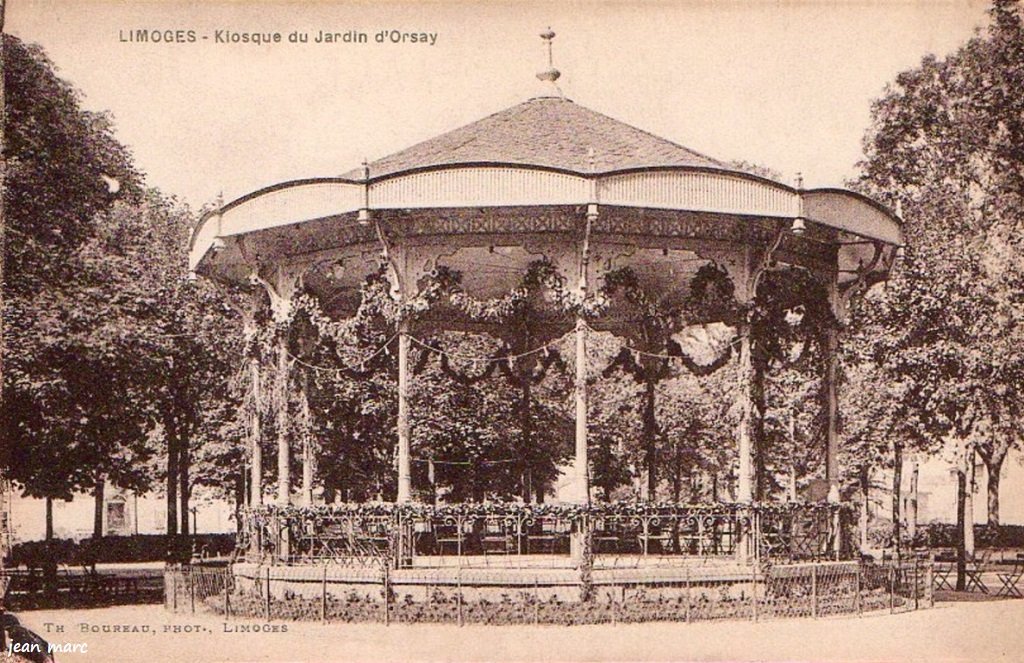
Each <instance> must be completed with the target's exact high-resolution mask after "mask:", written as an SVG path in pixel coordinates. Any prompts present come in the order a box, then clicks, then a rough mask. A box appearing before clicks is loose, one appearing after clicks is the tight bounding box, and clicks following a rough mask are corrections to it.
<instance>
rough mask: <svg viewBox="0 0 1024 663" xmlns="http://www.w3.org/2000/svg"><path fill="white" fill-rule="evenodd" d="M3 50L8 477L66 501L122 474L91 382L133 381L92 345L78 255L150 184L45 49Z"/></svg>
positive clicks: (19, 46)
mask: <svg viewBox="0 0 1024 663" xmlns="http://www.w3.org/2000/svg"><path fill="white" fill-rule="evenodd" d="M3 47H4V54H3V56H4V71H3V75H4V90H5V95H6V99H5V102H6V103H5V132H4V143H3V150H4V162H5V166H6V171H5V188H4V192H3V193H4V201H3V204H4V210H5V218H4V220H5V224H6V228H5V230H6V232H5V236H4V246H3V251H4V272H3V289H4V300H3V319H4V322H5V324H4V328H3V334H4V337H3V345H4V353H5V357H6V359H7V361H6V362H5V370H4V373H3V380H4V383H3V389H4V398H3V427H4V432H5V439H6V440H7V441H8V444H5V445H4V448H3V453H2V455H0V467H4V468H6V470H7V471H8V472H9V476H11V477H12V478H13V479H14V480H16V481H17V482H18V483H19V484H20V485H21V486H22V487H23V488H24V490H25V491H26V492H27V493H28V494H29V495H34V496H38V497H44V498H47V499H53V498H60V499H68V498H69V497H70V495H71V493H72V492H73V491H76V490H87V489H89V488H92V487H94V486H95V485H96V481H97V475H98V473H97V472H95V471H87V468H90V467H92V468H95V467H102V466H103V465H104V464H106V465H108V466H109V467H108V469H109V470H110V471H112V472H115V473H116V472H119V471H120V469H119V468H124V467H125V465H124V464H123V463H122V462H121V461H122V457H120V456H118V455H117V454H110V453H109V451H110V441H111V436H112V435H114V434H115V433H116V432H117V430H118V423H119V422H120V421H121V420H120V418H119V413H118V412H117V408H116V407H110V406H111V405H113V404H114V403H115V402H116V401H109V402H104V401H100V400H98V399H94V398H92V396H93V393H94V391H93V390H92V387H94V385H92V384H91V383H90V381H91V380H94V381H97V382H102V384H101V385H100V388H103V387H104V386H110V387H112V388H115V387H116V386H118V385H123V384H124V382H123V377H124V376H123V374H121V373H120V372H119V371H118V370H117V369H115V368H111V367H109V366H108V365H107V363H106V362H105V361H103V358H102V357H101V356H100V355H99V354H97V353H95V352H91V349H90V348H89V346H88V344H87V343H86V335H85V334H83V329H84V328H85V327H86V326H87V311H86V310H85V309H84V308H83V307H82V306H81V302H80V301H79V299H78V294H79V293H80V292H81V291H82V289H83V288H85V287H88V285H90V284H86V283H85V282H84V280H83V276H82V274H81V267H82V263H81V260H80V256H79V251H80V250H81V249H82V247H83V246H84V245H85V244H86V243H87V242H89V241H90V239H91V238H92V237H93V236H94V234H95V231H96V218H97V216H98V215H99V214H101V213H102V212H104V211H105V210H107V209H109V208H110V207H111V206H112V205H113V204H114V203H115V201H116V200H118V199H126V200H127V199H131V198H132V197H133V196H136V195H137V194H138V191H139V184H140V179H141V178H140V177H139V175H138V173H137V172H136V171H135V170H134V167H133V166H132V163H131V158H130V156H129V155H128V153H127V151H126V150H125V148H124V147H123V146H121V145H120V144H119V143H118V142H117V141H116V140H115V139H114V137H113V132H112V126H111V122H110V119H109V118H108V117H107V116H105V115H102V114H96V113H89V112H86V111H83V110H82V109H81V107H80V101H79V94H78V93H77V91H75V90H74V89H73V88H72V87H71V86H70V85H69V84H68V83H66V82H65V81H63V80H61V79H60V78H58V77H57V76H56V74H55V72H54V67H53V65H52V63H51V62H50V61H49V60H48V59H47V57H46V55H45V53H44V52H43V51H42V49H40V48H39V47H38V46H31V45H26V44H24V43H22V42H21V41H20V40H18V39H17V38H15V37H12V36H9V35H4V42H3ZM115 183H116V185H115ZM91 285H95V284H91ZM103 473H104V472H100V473H99V474H103ZM48 512H49V510H48ZM48 525H50V524H49V523H48ZM51 530H52V525H50V526H48V531H51Z"/></svg>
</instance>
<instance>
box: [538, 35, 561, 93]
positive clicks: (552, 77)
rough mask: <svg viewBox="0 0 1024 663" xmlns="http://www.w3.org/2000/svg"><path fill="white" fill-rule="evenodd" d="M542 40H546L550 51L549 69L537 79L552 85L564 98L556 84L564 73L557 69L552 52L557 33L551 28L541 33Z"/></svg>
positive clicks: (540, 73) (545, 43)
mask: <svg viewBox="0 0 1024 663" xmlns="http://www.w3.org/2000/svg"><path fill="white" fill-rule="evenodd" d="M540 38H541V39H543V40H544V45H545V46H547V50H548V68H547V69H545V70H544V71H542V72H539V73H538V74H537V78H539V79H540V80H542V81H544V82H545V83H551V85H553V86H554V88H555V90H557V91H558V96H562V91H561V90H560V89H559V88H558V85H557V84H556V83H555V81H557V80H558V79H559V78H560V77H561V76H562V72H560V71H558V70H557V69H555V63H554V56H553V55H552V51H551V42H552V40H554V38H555V32H554V30H552V29H551V28H550V27H549V28H548V29H547V30H545V31H544V32H542V33H540Z"/></svg>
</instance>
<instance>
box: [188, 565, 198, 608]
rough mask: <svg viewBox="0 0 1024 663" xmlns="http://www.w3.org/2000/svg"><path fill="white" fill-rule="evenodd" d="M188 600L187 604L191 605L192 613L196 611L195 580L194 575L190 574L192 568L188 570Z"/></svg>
mask: <svg viewBox="0 0 1024 663" xmlns="http://www.w3.org/2000/svg"><path fill="white" fill-rule="evenodd" d="M188 598H189V603H191V604H192V612H193V613H195V611H196V578H195V574H193V573H192V567H189V569H188Z"/></svg>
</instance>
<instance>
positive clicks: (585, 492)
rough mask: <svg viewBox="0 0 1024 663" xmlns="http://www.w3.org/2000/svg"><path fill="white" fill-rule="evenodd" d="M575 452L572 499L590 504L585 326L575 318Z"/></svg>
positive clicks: (583, 322) (579, 318)
mask: <svg viewBox="0 0 1024 663" xmlns="http://www.w3.org/2000/svg"><path fill="white" fill-rule="evenodd" d="M575 387H576V388H575V391H576V450H575V452H576V453H575V458H574V460H573V475H574V476H573V484H574V485H573V493H574V495H573V498H574V500H575V501H577V502H579V503H581V504H589V503H590V464H589V461H588V457H587V324H586V322H585V321H584V320H583V318H582V317H577V318H576V385H575Z"/></svg>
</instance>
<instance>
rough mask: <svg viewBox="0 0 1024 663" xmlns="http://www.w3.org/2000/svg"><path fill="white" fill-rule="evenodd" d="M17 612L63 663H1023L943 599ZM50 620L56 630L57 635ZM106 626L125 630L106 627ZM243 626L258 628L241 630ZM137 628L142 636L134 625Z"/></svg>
mask: <svg viewBox="0 0 1024 663" xmlns="http://www.w3.org/2000/svg"><path fill="white" fill-rule="evenodd" d="M19 617H20V618H21V620H22V622H23V623H24V624H26V625H27V626H29V627H30V628H33V629H35V630H36V631H37V632H38V633H39V634H40V635H42V636H43V637H45V638H47V639H48V640H49V641H50V642H52V643H59V644H63V645H74V644H80V645H81V644H84V645H86V647H87V651H86V653H80V652H77V653H66V654H62V655H58V656H57V660H58V661H61V662H62V663H63V662H65V661H71V662H76V661H83V662H84V661H111V662H113V661H189V662H196V663H198V662H201V661H352V660H356V661H399V660H401V661H405V660H419V661H480V660H493V661H570V660H600V661H640V660H673V661H686V660H731V661H754V660H757V661H838V660H843V661H997V660H999V661H1020V660H1022V659H1024V629H1021V625H1022V624H1024V601H1005V600H1004V601H989V602H980V603H974V602H959V603H942V604H939V605H937V606H936V607H935V608H934V609H931V610H922V611H919V612H911V613H905V614H897V615H889V614H874V615H868V616H864V617H859V618H858V617H841V618H829V619H821V620H810V619H791V620H774V621H766V622H759V623H750V622H737V621H733V622H719V623H698V624H629V625H616V626H609V625H606V626H576V627H558V626H505V627H488V626H467V627H463V628H459V627H457V626H448V625H443V626H438V625H406V626H403V625H392V626H383V625H377V624H374V625H345V624H328V625H321V624H310V623H295V622H271V623H263V622H259V621H252V620H248V621H247V620H235V621H232V622H229V623H227V624H225V623H224V622H223V621H221V620H218V619H216V618H214V617H212V616H206V615H195V616H193V615H187V616H186V615H177V616H175V615H170V614H168V613H167V612H165V611H164V609H163V607H162V606H159V605H148V606H119V607H112V608H100V609H95V610H78V611H42V610H41V611H34V612H24V613H21V614H20V615H19ZM47 624H49V625H50V626H49V631H48V630H47ZM56 625H60V626H63V627H64V631H63V632H57V631H56ZM83 625H87V626H88V630H85V629H83ZM116 626H121V627H123V628H127V629H128V630H136V632H127V633H125V632H113V629H114V627H116ZM243 626H245V627H248V628H249V629H253V628H259V629H260V630H261V631H262V630H265V631H267V632H258V633H252V632H249V633H245V632H240V631H239V629H241V628H242V627H243ZM143 627H148V631H143V630H141V629H143ZM123 628H122V630H123ZM186 630H191V631H192V632H185V631H186ZM2 660H5V659H4V658H3V655H2V654H0V661H2ZM6 660H10V659H6Z"/></svg>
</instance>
